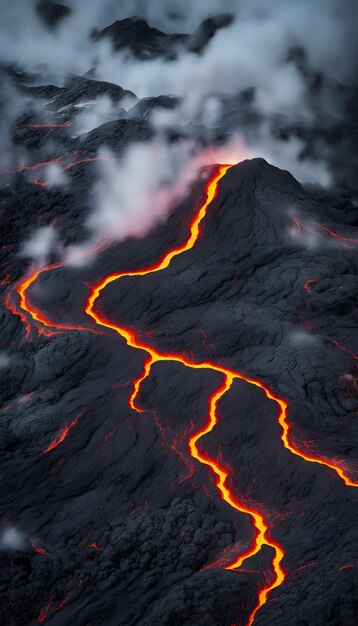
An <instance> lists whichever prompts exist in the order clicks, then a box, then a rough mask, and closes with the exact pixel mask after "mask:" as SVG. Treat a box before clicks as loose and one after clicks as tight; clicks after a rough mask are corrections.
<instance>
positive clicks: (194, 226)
mask: <svg viewBox="0 0 358 626" xmlns="http://www.w3.org/2000/svg"><path fill="white" fill-rule="evenodd" d="M230 167H231V166H230V165H222V166H220V167H219V168H218V170H217V172H216V173H215V174H214V176H213V177H212V178H211V179H210V181H209V182H208V184H207V187H206V199H205V201H204V203H203V204H202V206H201V207H200V209H199V211H198V212H197V214H196V215H195V217H194V219H193V220H192V222H191V224H190V232H189V237H188V239H187V240H186V241H185V242H184V243H183V244H182V245H181V246H178V247H177V248H174V249H173V250H170V251H169V252H167V253H166V254H165V255H164V256H163V257H162V259H161V260H160V261H159V262H158V263H156V264H154V265H152V266H150V267H148V268H146V269H143V270H137V271H130V272H122V273H119V274H111V275H109V276H107V277H106V278H105V279H104V280H102V281H101V282H100V283H99V284H97V285H96V286H94V287H93V288H92V291H91V293H90V295H89V297H88V300H87V303H86V307H85V312H86V313H87V314H88V315H90V316H91V317H92V319H93V320H94V321H95V322H96V324H99V325H101V326H104V327H105V328H109V329H111V330H114V331H115V332H117V333H118V334H119V335H120V336H121V337H123V338H124V339H125V341H126V343H127V345H128V346H130V347H132V348H135V349H139V350H144V351H145V352H147V354H148V355H149V358H148V359H147V360H146V362H145V364H144V370H143V373H142V374H141V376H140V377H139V378H138V379H137V380H136V381H135V382H134V387H133V392H132V394H131V396H130V398H129V405H130V406H131V408H132V409H134V410H136V411H137V412H141V411H142V409H140V408H139V407H137V406H136V403H135V400H136V398H137V395H138V393H139V391H140V386H141V384H142V382H143V381H144V380H145V379H146V378H147V377H148V376H149V375H150V372H151V368H152V366H153V364H154V363H158V362H161V361H173V362H178V363H181V364H182V365H184V366H185V367H189V368H193V369H210V370H213V371H216V372H219V373H221V374H223V375H224V382H223V383H222V385H221V386H220V387H219V389H218V390H217V391H216V392H215V393H214V394H213V395H212V396H211V398H210V405H209V418H208V421H207V424H206V425H205V426H204V427H203V428H201V429H200V430H199V431H198V432H197V433H195V434H194V435H192V436H191V437H190V439H189V450H190V453H191V455H192V457H193V458H195V459H197V460H198V461H199V462H200V463H202V464H204V465H207V466H208V467H209V468H210V469H211V470H212V472H213V473H214V475H215V477H216V486H217V488H218V490H219V492H220V494H221V497H222V499H223V500H224V501H225V502H227V503H228V504H229V505H230V506H231V507H232V508H234V509H236V510H237V511H239V512H242V513H246V514H248V515H250V516H251V518H252V520H253V523H254V526H255V539H254V542H253V545H252V546H251V548H249V549H248V550H247V551H246V552H245V553H244V554H241V555H239V556H238V557H237V558H236V559H235V561H234V562H233V563H231V564H229V565H227V566H226V567H225V569H235V568H238V567H240V566H241V565H242V564H243V563H244V561H245V560H246V559H248V558H249V557H251V556H254V555H255V554H257V552H259V550H260V548H261V547H262V546H264V545H266V546H269V547H271V548H273V550H274V552H275V555H274V558H273V560H272V565H273V570H274V580H273V581H272V582H271V583H270V584H269V585H268V586H267V587H264V588H263V589H262V590H261V591H260V593H259V599H258V603H257V605H256V607H255V608H254V610H253V612H252V613H251V615H250V618H249V622H248V626H251V624H252V623H253V621H254V618H255V615H256V613H257V611H258V610H259V609H260V607H261V606H263V604H265V602H266V601H267V597H268V595H269V593H270V592H271V591H272V590H273V589H274V588H275V587H278V586H279V585H280V584H281V583H282V582H283V581H284V579H285V572H284V570H283V568H282V566H281V562H282V559H283V557H284V551H283V549H282V548H281V546H279V545H278V544H277V543H275V542H274V541H273V540H271V539H270V538H269V536H268V526H267V524H266V522H265V520H264V518H263V516H262V515H261V514H260V513H259V512H258V511H255V510H254V509H251V508H248V507H247V506H245V505H244V504H243V503H242V502H240V501H239V500H237V499H236V498H235V496H234V495H233V494H232V492H231V490H230V488H229V487H228V485H227V478H228V472H227V471H226V470H225V469H224V468H223V467H222V466H220V465H219V463H218V462H217V461H215V460H214V459H211V458H210V457H208V456H207V455H205V454H204V453H201V452H200V450H199V448H198V445H197V444H198V442H199V440H200V439H201V438H202V437H203V436H205V435H207V434H208V433H209V432H211V431H212V429H213V428H214V426H215V424H216V423H217V405H218V402H219V400H220V399H221V398H222V396H223V395H224V394H225V393H226V392H227V391H229V389H230V387H231V385H232V383H233V381H234V380H235V379H240V380H245V381H246V382H248V383H250V384H253V385H255V386H257V387H260V388H261V389H262V390H263V391H264V393H265V394H266V396H267V398H269V399H270V400H273V401H274V402H276V403H277V404H278V406H279V417H278V421H279V423H280V425H281V427H282V435H281V439H282V441H283V443H284V445H285V447H286V448H288V449H289V450H290V451H291V452H293V453H294V454H296V455H298V456H301V457H302V458H304V459H305V460H307V461H311V462H315V463H320V464H322V465H327V466H328V467H330V468H332V469H334V470H335V471H336V472H337V474H338V475H339V476H340V477H341V478H342V479H343V480H344V482H345V483H346V484H347V485H352V486H353V483H352V482H351V481H350V479H349V478H348V477H347V476H346V475H345V474H344V472H343V470H342V469H341V467H339V466H337V465H335V464H334V463H332V462H330V461H328V460H327V461H326V459H316V458H314V457H310V456H308V455H306V454H305V453H303V452H301V451H300V450H298V449H296V448H295V447H294V445H293V444H292V443H290V441H289V425H288V423H287V421H286V418H287V414H286V411H287V406H288V405H287V402H285V401H284V400H282V399H281V398H278V397H276V396H275V395H274V394H273V393H272V392H271V391H270V390H269V389H268V388H267V387H266V386H265V385H264V384H263V383H261V382H259V381H258V380H254V379H250V378H248V377H246V376H244V375H243V374H240V373H238V372H235V371H232V370H229V369H227V368H224V367H221V366H218V365H215V364H213V363H210V362H202V363H195V362H193V361H190V360H189V359H187V358H186V357H184V356H182V355H180V354H163V353H161V352H159V351H158V350H156V349H154V348H152V347H151V346H149V345H147V344H145V343H143V341H142V340H140V339H139V337H138V336H137V335H136V333H135V331H133V330H131V329H127V328H125V327H123V326H118V325H116V324H114V323H112V322H111V321H110V320H107V319H106V318H104V317H103V316H102V315H101V314H100V313H99V312H98V311H96V310H95V303H96V301H97V299H98V298H99V296H100V295H101V292H102V291H103V290H104V289H105V287H106V286H107V285H109V284H110V283H112V282H114V281H117V280H119V279H120V278H124V277H128V276H132V277H134V276H146V275H148V274H152V273H154V272H159V271H161V270H163V269H165V268H167V267H168V266H169V264H170V263H171V261H172V259H173V258H175V257H176V256H179V255H180V254H182V253H183V252H186V251H187V250H190V249H191V248H193V246H194V245H195V243H196V241H197V239H198V237H199V235H200V230H199V226H200V223H201V221H202V220H203V219H204V217H205V215H206V212H207V209H208V206H209V205H210V204H211V202H212V201H213V200H214V199H215V197H216V195H217V191H218V184H219V181H220V180H221V178H223V176H224V175H225V174H226V172H227V170H228V169H230Z"/></svg>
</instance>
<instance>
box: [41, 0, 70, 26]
mask: <svg viewBox="0 0 358 626" xmlns="http://www.w3.org/2000/svg"><path fill="white" fill-rule="evenodd" d="M36 9H37V12H38V14H39V15H40V17H41V19H42V20H43V21H44V22H45V24H46V25H47V26H49V27H50V28H55V27H56V26H57V25H58V24H59V23H60V22H61V21H62V20H63V19H64V18H65V17H68V16H69V15H70V14H71V9H70V8H69V7H67V6H65V5H64V4H59V3H57V2H52V1H51V0H40V2H38V4H37V6H36Z"/></svg>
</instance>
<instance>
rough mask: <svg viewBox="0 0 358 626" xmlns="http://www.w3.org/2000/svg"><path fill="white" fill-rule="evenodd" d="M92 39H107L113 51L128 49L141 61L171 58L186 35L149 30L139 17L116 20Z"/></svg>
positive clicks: (185, 39)
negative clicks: (160, 57)
mask: <svg viewBox="0 0 358 626" xmlns="http://www.w3.org/2000/svg"><path fill="white" fill-rule="evenodd" d="M93 37H94V39H95V41H100V40H101V39H103V38H106V39H109V41H110V42H111V43H112V45H113V48H114V49H115V50H123V49H127V48H128V49H129V50H130V51H131V52H132V53H133V54H134V55H135V56H136V57H138V58H139V59H142V60H146V59H153V58H155V57H158V56H162V55H163V56H166V57H168V56H171V57H172V56H173V55H175V49H176V48H177V47H178V46H180V45H183V44H184V43H185V42H186V41H187V40H188V35H179V34H173V35H168V34H166V33H163V32H162V31H160V30H158V29H157V28H151V27H150V26H149V25H148V24H147V22H146V21H145V20H143V19H141V18H140V17H130V18H127V19H125V20H117V21H116V22H114V23H113V24H111V26H107V27H106V28H104V29H103V30H101V31H99V32H97V33H94V35H93Z"/></svg>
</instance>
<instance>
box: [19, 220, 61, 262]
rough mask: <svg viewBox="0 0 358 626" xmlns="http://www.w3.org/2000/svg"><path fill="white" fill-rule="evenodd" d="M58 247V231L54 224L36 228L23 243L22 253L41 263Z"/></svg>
mask: <svg viewBox="0 0 358 626" xmlns="http://www.w3.org/2000/svg"><path fill="white" fill-rule="evenodd" d="M56 248H57V233H56V230H55V229H54V227H53V226H43V227H42V228H38V229H37V230H35V231H34V232H33V233H32V235H31V236H30V238H29V239H28V240H27V241H26V242H25V243H24V244H23V246H22V250H21V254H22V256H24V257H28V258H30V259H32V260H33V261H34V262H36V263H38V264H40V263H43V262H44V261H46V259H47V258H48V256H49V255H50V254H51V252H53V251H54V250H55V249H56Z"/></svg>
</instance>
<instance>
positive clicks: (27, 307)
mask: <svg viewBox="0 0 358 626" xmlns="http://www.w3.org/2000/svg"><path fill="white" fill-rule="evenodd" d="M61 267H63V264H62V263H55V264H53V265H47V266H44V267H40V268H37V269H33V270H32V271H31V272H30V273H29V274H28V275H27V276H26V277H25V278H24V279H23V280H22V281H20V282H19V283H18V284H17V285H16V287H15V290H14V291H15V293H16V294H17V295H18V296H19V305H17V304H16V303H14V302H13V300H12V296H13V292H12V291H9V292H8V293H7V295H6V298H5V306H6V308H7V309H9V311H11V312H12V313H13V315H18V316H19V317H20V319H21V321H22V322H23V324H25V328H26V337H27V338H29V337H30V334H31V326H30V323H29V320H28V318H27V317H26V315H24V311H25V313H27V314H28V315H29V317H30V318H31V319H32V320H33V321H35V322H38V323H40V324H42V325H43V327H44V328H38V332H39V333H42V334H44V335H47V336H51V335H52V334H53V335H55V334H58V332H59V331H62V330H87V331H90V332H92V333H93V332H95V331H94V330H93V329H92V328H86V327H84V326H73V325H69V324H61V323H59V322H55V321H53V320H51V319H50V318H49V317H48V316H46V315H44V313H42V311H41V310H40V309H38V308H36V307H35V306H34V305H33V304H32V303H31V302H30V300H29V297H28V293H27V292H28V289H29V287H31V286H32V285H33V284H34V283H35V282H36V281H37V279H38V278H39V276H41V275H42V274H44V273H45V272H50V271H52V270H55V269H59V268H61ZM49 328H54V329H55V330H54V331H50V330H48V329H49Z"/></svg>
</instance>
